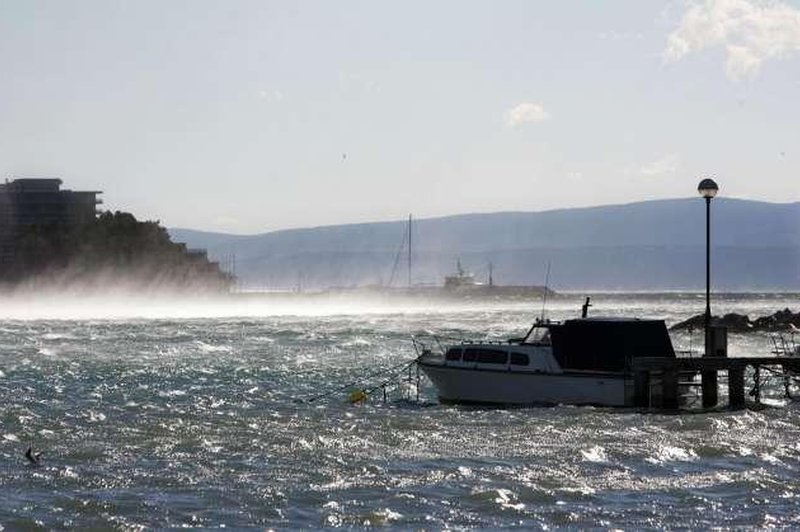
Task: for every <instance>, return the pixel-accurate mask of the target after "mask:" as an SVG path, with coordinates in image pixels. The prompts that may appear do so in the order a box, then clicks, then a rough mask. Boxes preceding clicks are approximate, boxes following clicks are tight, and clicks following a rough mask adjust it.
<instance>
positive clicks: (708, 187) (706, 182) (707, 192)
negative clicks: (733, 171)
mask: <svg viewBox="0 0 800 532" xmlns="http://www.w3.org/2000/svg"><path fill="white" fill-rule="evenodd" d="M718 190H719V187H718V186H717V184H716V183H715V182H714V180H713V179H708V178H706V179H703V180H702V181H700V184H699V185H697V192H699V193H700V195H701V196H703V197H704V198H707V199H711V198H713V197H714V196H716V195H717V191H718Z"/></svg>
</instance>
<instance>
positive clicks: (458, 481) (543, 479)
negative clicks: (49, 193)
mask: <svg viewBox="0 0 800 532" xmlns="http://www.w3.org/2000/svg"><path fill="white" fill-rule="evenodd" d="M581 302H582V298H581V297H579V296H575V297H567V298H564V299H559V300H556V301H553V302H551V304H549V305H548V316H550V317H552V318H555V319H559V318H564V317H569V316H575V315H576V314H577V312H578V309H579V306H580V303H581ZM594 303H595V305H596V306H595V307H593V308H592V312H593V313H594V314H596V315H617V316H642V317H658V318H663V319H666V320H667V322H668V324H670V325H671V324H674V323H676V322H677V321H679V320H682V319H685V318H687V317H690V316H691V315H693V314H697V313H699V312H702V310H703V301H702V298H700V299H698V297H697V296H695V295H680V294H671V295H622V294H614V295H597V296H596V297H595V298H594ZM715 304H716V306H715V310H718V311H719V312H730V311H736V312H741V313H749V314H750V315H751V316H757V315H763V314H768V313H771V312H774V311H775V310H779V309H782V308H784V307H792V308H793V309H796V307H797V298H796V297H794V296H791V297H790V296H769V295H763V296H762V295H749V296H735V297H734V296H730V297H726V298H720V300H719V301H717V302H716V303H715ZM173 307H174V308H172V307H168V306H166V305H163V306H158V305H156V306H155V307H149V308H130V307H126V306H125V305H124V304H123V303H120V302H117V303H115V305H110V306H109V307H108V308H109V309H110V310H111V311H112V312H111V319H109V317H108V316H103V311H102V309H98V308H89V306H85V307H84V311H83V312H82V313H79V314H78V315H77V316H73V317H72V318H70V317H68V316H67V314H69V312H70V310H66V311H65V310H63V309H59V308H58V307H57V306H52V308H50V309H49V311H48V312H43V315H40V316H38V317H37V316H36V315H35V312H33V311H30V312H29V314H27V315H24V316H17V317H14V316H12V314H13V311H10V310H8V309H6V310H5V311H4V312H6V314H5V319H4V320H3V322H2V324H1V325H0V401H2V404H3V409H2V415H1V416H0V486H1V487H2V492H3V497H2V500H1V501H0V524H2V525H3V526H4V527H6V528H7V529H9V530H13V529H17V528H35V527H46V528H63V527H69V526H81V527H88V526H93V527H98V528H137V527H158V528H161V527H173V526H174V527H179V526H198V527H218V526H221V525H226V526H228V527H244V526H277V527H287V526H294V527H302V528H308V527H328V526H360V525H385V526H390V527H398V528H409V527H415V528H418V527H428V528H441V527H444V526H478V527H500V526H526V527H553V526H559V527H563V526H568V527H576V528H580V527H627V528H638V527H673V528H677V527H708V526H716V525H718V526H730V527H763V526H793V525H795V526H796V525H797V524H798V523H800V510H798V508H800V505H798V504H797V502H798V496H800V481H799V480H798V478H800V476H799V475H798V472H800V443H798V442H800V408H798V406H797V405H796V404H794V403H791V402H789V403H788V404H785V405H784V406H781V407H779V408H768V409H763V410H758V411H746V412H737V413H729V412H720V413H714V414H693V415H678V416H676V415H660V414H641V413H637V412H632V411H625V410H611V409H597V408H589V407H571V406H561V407H553V408H523V409H477V408H466V407H455V406H442V405H439V404H438V403H437V401H436V396H435V391H434V390H433V389H432V388H431V386H430V384H429V383H427V382H426V381H424V380H423V381H422V387H421V390H420V392H421V402H420V403H417V402H416V401H415V400H414V398H415V397H414V396H415V391H414V387H413V382H409V383H406V385H405V387H404V388H403V389H402V390H391V391H390V393H389V397H388V401H387V402H386V403H383V401H382V397H381V394H380V393H379V392H378V393H376V394H373V395H372V396H370V397H369V399H368V400H367V401H366V402H365V403H363V404H358V405H351V404H349V403H348V402H347V400H346V391H347V390H343V391H342V392H341V393H338V392H337V393H333V394H331V395H330V396H328V397H323V398H320V399H318V400H316V401H313V402H309V401H307V399H309V398H311V397H314V396H317V395H319V394H321V393H324V392H326V391H330V390H334V389H336V388H339V387H340V386H343V385H344V384H347V383H348V382H352V381H355V380H357V379H359V378H360V377H361V376H362V375H364V374H366V373H371V372H374V371H377V370H380V369H382V368H388V367H390V366H393V365H396V364H398V363H399V362H402V361H404V360H411V359H412V358H413V356H414V350H413V347H412V344H411V341H410V337H411V335H412V334H423V333H427V334H436V335H439V336H441V337H458V338H462V337H463V338H471V339H482V338H490V339H503V338H507V337H509V336H519V335H520V334H521V333H522V332H524V331H525V330H526V329H527V327H528V326H529V325H530V322H531V320H532V319H533V318H534V317H536V316H537V315H538V314H539V312H540V311H541V308H540V306H539V304H536V303H534V304H524V303H501V302H499V303H497V302H496V303H492V304H488V305H480V304H477V303H476V304H469V305H445V306H442V305H438V306H435V307H432V306H429V305H423V304H419V303H413V302H412V303H408V304H405V305H403V306H402V307H401V308H399V309H398V308H394V309H393V308H391V305H370V306H368V307H365V308H361V309H359V307H358V305H349V306H347V307H344V308H340V309H338V310H339V311H338V312H337V308H336V304H335V302H330V303H328V304H327V306H326V305H321V306H317V307H315V308H311V309H308V308H307V307H306V309H305V311H304V309H303V306H302V305H296V306H292V307H287V308H275V309H272V310H271V309H270V305H269V304H266V303H258V304H255V303H248V304H245V305H243V306H240V307H239V308H238V309H237V307H236V305H234V304H233V303H226V304H225V305H221V306H218V307H212V308H207V307H202V306H199V307H198V308H179V305H173ZM43 309H44V307H40V309H39V310H40V311H41V310H43ZM237 310H238V312H237ZM699 340H700V336H699V334H698V333H695V338H694V339H692V338H691V335H689V334H688V333H681V334H679V335H676V336H675V343H676V345H677V346H683V347H687V348H688V347H689V346H690V345H693V347H694V348H697V346H698V345H699V344H698V342H699ZM730 342H731V352H732V353H739V354H768V352H769V349H770V341H769V338H768V336H767V335H765V334H752V335H749V336H742V335H731V338H730ZM771 391H772V392H773V393H774V394H775V395H776V396H777V397H778V398H780V386H779V385H778V384H777V383H776V384H774V385H773V388H772V389H771ZM29 444H33V445H34V447H35V448H36V449H39V450H42V451H43V452H44V455H43V462H42V464H41V465H40V466H38V467H33V466H28V465H27V464H26V463H25V459H24V456H23V453H24V452H25V449H27V446H28V445H29Z"/></svg>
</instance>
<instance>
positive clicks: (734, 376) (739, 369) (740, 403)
mask: <svg viewBox="0 0 800 532" xmlns="http://www.w3.org/2000/svg"><path fill="white" fill-rule="evenodd" d="M728 397H729V406H730V408H731V410H742V409H744V407H745V402H744V365H742V364H731V365H730V367H729V368H728Z"/></svg>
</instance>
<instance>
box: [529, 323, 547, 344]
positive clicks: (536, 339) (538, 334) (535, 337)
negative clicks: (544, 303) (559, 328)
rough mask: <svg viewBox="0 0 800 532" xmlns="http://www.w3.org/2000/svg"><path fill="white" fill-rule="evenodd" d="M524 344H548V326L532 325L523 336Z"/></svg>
mask: <svg viewBox="0 0 800 532" xmlns="http://www.w3.org/2000/svg"><path fill="white" fill-rule="evenodd" d="M523 343H526V344H538V345H550V328H549V327H542V326H539V325H536V326H534V327H533V328H532V329H531V331H530V332H529V333H528V336H526V337H525V342H523Z"/></svg>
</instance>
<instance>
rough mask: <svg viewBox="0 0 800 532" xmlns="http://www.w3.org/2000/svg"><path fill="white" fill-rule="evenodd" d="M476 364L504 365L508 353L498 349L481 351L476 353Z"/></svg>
mask: <svg viewBox="0 0 800 532" xmlns="http://www.w3.org/2000/svg"><path fill="white" fill-rule="evenodd" d="M478 362H483V363H486V364H506V363H507V362H508V352H507V351H500V350H499V349H481V350H480V351H478Z"/></svg>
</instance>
